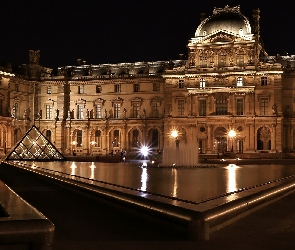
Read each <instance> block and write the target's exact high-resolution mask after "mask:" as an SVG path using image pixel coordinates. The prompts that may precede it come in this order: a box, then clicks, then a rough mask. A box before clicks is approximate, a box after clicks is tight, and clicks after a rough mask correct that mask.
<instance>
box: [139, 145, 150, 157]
mask: <svg viewBox="0 0 295 250" xmlns="http://www.w3.org/2000/svg"><path fill="white" fill-rule="evenodd" d="M140 153H141V154H142V155H143V156H148V154H149V148H148V147H147V146H142V147H141V148H140Z"/></svg>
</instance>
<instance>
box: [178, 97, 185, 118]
mask: <svg viewBox="0 0 295 250" xmlns="http://www.w3.org/2000/svg"><path fill="white" fill-rule="evenodd" d="M177 113H178V116H184V100H178V102H177Z"/></svg>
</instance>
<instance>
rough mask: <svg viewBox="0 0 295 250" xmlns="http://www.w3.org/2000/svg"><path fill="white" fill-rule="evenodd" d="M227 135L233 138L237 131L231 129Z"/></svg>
mask: <svg viewBox="0 0 295 250" xmlns="http://www.w3.org/2000/svg"><path fill="white" fill-rule="evenodd" d="M227 135H228V136H229V137H230V138H233V137H236V135H237V133H236V131H234V130H233V129H231V130H230V131H228V133H227Z"/></svg>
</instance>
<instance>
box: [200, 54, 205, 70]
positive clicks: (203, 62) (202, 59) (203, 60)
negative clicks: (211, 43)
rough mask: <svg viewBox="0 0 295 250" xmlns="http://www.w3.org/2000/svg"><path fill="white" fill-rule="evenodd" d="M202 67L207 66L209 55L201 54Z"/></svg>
mask: <svg viewBox="0 0 295 250" xmlns="http://www.w3.org/2000/svg"><path fill="white" fill-rule="evenodd" d="M200 67H201V68H207V57H206V56H200Z"/></svg>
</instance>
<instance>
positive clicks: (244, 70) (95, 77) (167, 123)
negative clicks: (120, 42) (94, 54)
mask: <svg viewBox="0 0 295 250" xmlns="http://www.w3.org/2000/svg"><path fill="white" fill-rule="evenodd" d="M259 22H260V11H259V10H253V16H252V18H251V19H249V18H248V17H246V16H245V15H244V14H243V13H242V11H241V9H240V7H239V6H236V7H229V6H225V7H224V8H214V10H213V13H212V14H211V15H209V16H206V15H205V14H201V22H200V24H199V26H198V27H196V31H195V34H194V36H193V37H192V38H191V39H190V40H189V41H188V43H187V48H188V54H187V57H185V58H187V59H184V57H181V58H180V59H179V60H171V61H158V62H136V63H118V64H100V65H92V64H91V65H90V64H87V63H86V62H85V61H83V60H77V64H76V65H75V66H65V67H59V68H58V74H57V75H56V76H53V75H52V74H51V70H50V69H48V68H45V67H42V66H40V65H39V57H40V53H39V51H30V63H29V64H27V65H23V66H22V67H21V68H20V69H22V72H24V73H25V76H20V75H16V74H14V73H12V72H11V70H9V69H8V70H7V71H5V70H4V69H3V71H1V72H0V74H1V77H2V78H1V96H0V105H1V110H0V111H1V113H0V115H1V116H2V118H1V119H2V121H3V122H2V123H1V126H0V138H1V140H0V152H2V153H4V152H6V150H7V149H9V148H11V147H12V146H13V145H14V144H15V143H16V142H17V141H18V140H19V139H21V137H22V136H23V135H24V133H25V132H26V131H27V130H28V128H29V127H30V126H31V125H32V124H33V123H35V124H36V126H38V127H39V129H40V130H41V131H42V132H43V134H44V135H45V136H46V137H47V138H48V139H49V140H50V141H51V142H52V143H54V145H55V146H56V148H57V149H58V150H60V152H62V153H63V154H65V155H67V154H68V155H70V154H73V153H75V154H77V155H79V154H81V155H87V154H93V155H99V154H108V153H111V152H112V153H117V154H119V153H120V152H121V151H122V150H126V151H127V152H128V153H129V154H130V153H132V152H133V151H135V150H137V149H138V147H139V146H141V145H149V146H151V147H152V148H153V149H154V150H155V151H161V150H162V149H165V147H167V148H169V147H170V148H172V147H175V144H176V143H177V144H178V145H179V147H180V148H182V147H184V146H185V145H193V146H194V148H195V151H196V153H198V152H199V153H214V154H217V153H223V152H225V151H234V152H240V153H254V152H269V153H274V152H290V151H292V150H294V149H295V133H294V128H295V127H294V126H295V120H294V119H295V102H294V95H293V92H294V91H295V74H294V72H295V70H294V69H295V56H290V55H274V56H270V55H268V54H267V52H266V51H265V48H264V46H263V43H262V42H261V37H260V24H259ZM192 33H193V31H192ZM278 50H281V49H278ZM172 130H177V131H178V133H179V136H178V138H177V142H176V141H175V138H171V136H170V133H171V131H172ZM230 130H234V131H235V132H236V133H235V137H229V136H228V132H229V131H230ZM1 150H2V151H1Z"/></svg>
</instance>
